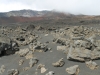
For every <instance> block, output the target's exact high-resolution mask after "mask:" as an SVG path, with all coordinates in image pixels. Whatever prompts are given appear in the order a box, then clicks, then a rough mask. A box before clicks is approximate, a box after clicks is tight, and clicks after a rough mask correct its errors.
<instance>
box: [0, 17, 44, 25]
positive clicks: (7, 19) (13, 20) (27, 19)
mask: <svg viewBox="0 0 100 75" xmlns="http://www.w3.org/2000/svg"><path fill="white" fill-rule="evenodd" d="M42 19H44V18H43V17H0V24H7V23H23V22H34V21H39V20H42Z"/></svg>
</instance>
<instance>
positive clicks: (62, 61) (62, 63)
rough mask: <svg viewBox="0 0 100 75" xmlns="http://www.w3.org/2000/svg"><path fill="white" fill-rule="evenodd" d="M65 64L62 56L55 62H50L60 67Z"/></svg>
mask: <svg viewBox="0 0 100 75" xmlns="http://www.w3.org/2000/svg"><path fill="white" fill-rule="evenodd" d="M64 64H65V62H64V60H63V58H61V59H59V61H57V62H56V63H52V65H53V66H54V67H62V66H63V65H64Z"/></svg>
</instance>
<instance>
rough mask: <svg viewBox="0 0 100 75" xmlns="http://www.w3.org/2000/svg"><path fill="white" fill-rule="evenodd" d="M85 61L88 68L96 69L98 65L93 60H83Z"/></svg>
mask: <svg viewBox="0 0 100 75" xmlns="http://www.w3.org/2000/svg"><path fill="white" fill-rule="evenodd" d="M85 63H86V66H87V67H88V68H90V69H91V70H94V69H98V67H99V66H98V65H97V63H95V62H93V61H86V62H85Z"/></svg>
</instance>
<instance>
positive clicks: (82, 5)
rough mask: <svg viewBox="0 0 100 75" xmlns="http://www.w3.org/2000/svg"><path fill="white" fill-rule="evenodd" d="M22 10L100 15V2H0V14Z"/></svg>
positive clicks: (74, 0)
mask: <svg viewBox="0 0 100 75" xmlns="http://www.w3.org/2000/svg"><path fill="white" fill-rule="evenodd" d="M22 9H31V10H38V11H41V10H56V11H61V12H66V13H71V14H84V15H100V0H0V12H8V11H12V10H22Z"/></svg>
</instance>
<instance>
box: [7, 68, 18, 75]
mask: <svg viewBox="0 0 100 75" xmlns="http://www.w3.org/2000/svg"><path fill="white" fill-rule="evenodd" d="M7 72H8V75H19V71H18V70H17V69H11V70H8V71H7Z"/></svg>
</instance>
